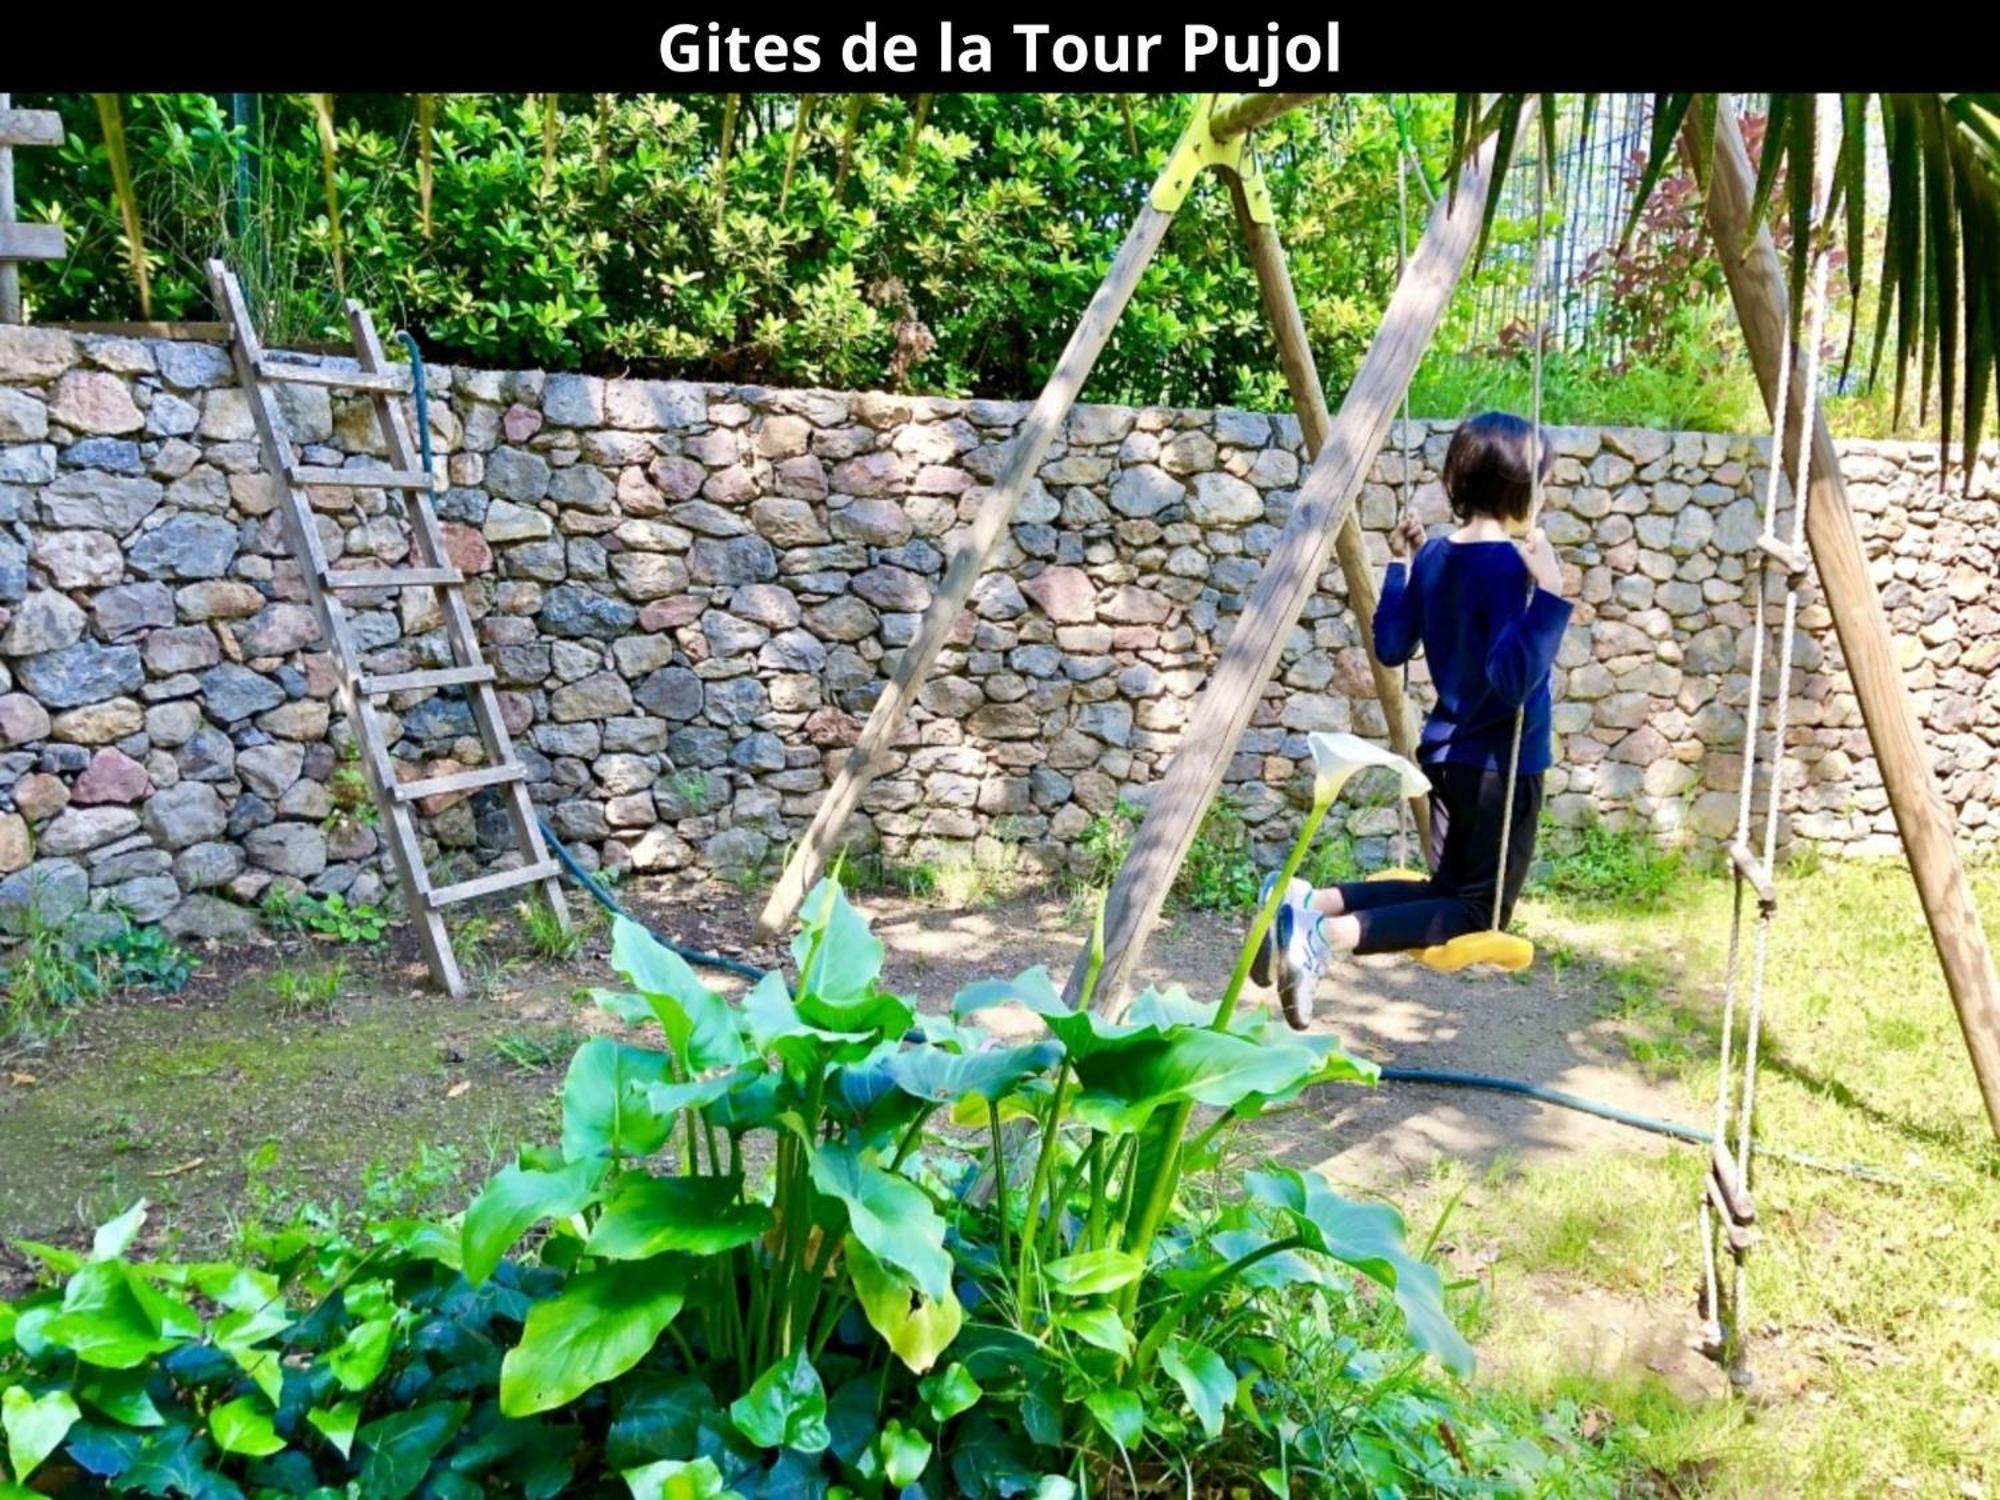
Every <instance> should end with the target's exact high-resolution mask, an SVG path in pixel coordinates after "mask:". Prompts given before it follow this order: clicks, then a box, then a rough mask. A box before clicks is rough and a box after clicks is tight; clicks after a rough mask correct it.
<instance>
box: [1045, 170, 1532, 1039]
mask: <svg viewBox="0 0 2000 1500" xmlns="http://www.w3.org/2000/svg"><path fill="white" fill-rule="evenodd" d="M1493 146H1494V143H1493V141H1492V140H1491V139H1490V138H1489V139H1488V140H1487V142H1486V143H1485V145H1484V146H1482V147H1481V148H1480V150H1479V152H1478V154H1477V155H1476V157H1475V158H1474V159H1473V160H1472V161H1471V162H1470V163H1469V164H1468V165H1467V167H1466V170H1465V171H1464V173H1463V174H1462V176H1461V178H1460V181H1459V189H1458V194H1457V197H1456V199H1455V200H1447V201H1446V202H1444V203H1440V204H1439V205H1438V207H1437V208H1436V209H1435V210H1434V211H1433V212H1432V214H1431V220H1430V225H1429V227H1428V228H1426V229H1425V231H1424V237H1423V241H1422V243H1420V244H1419V245H1418V246H1417V253H1416V254H1415V255H1414V256H1413V257H1412V258H1411V260H1410V262H1409V265H1408V267H1407V269H1406V270H1405V271H1404V273H1403V277H1402V279H1401V281H1399V282H1398V283H1397V286H1396V294H1395V296H1394V297H1393V298H1392V299H1391V300H1390V303H1389V310H1388V312H1387V313H1386V314H1385V315H1384V317H1383V319H1382V326H1381V328H1380V329H1379V330H1378V331H1377V332H1376V335H1375V340H1374V342H1373V343H1372V344H1370V345H1369V348H1368V355H1367V357H1366V358H1365V359H1364V360H1363V361H1362V363H1361V369H1360V370H1359V371H1358V372H1357V373H1356V375H1355V378H1354V384H1353V385H1352V386H1351V387H1350V388H1349V389H1348V392H1347V397H1346V399H1345V400H1343V401H1342V402H1341V403H1340V414H1339V415H1338V416H1337V417H1336V418H1335V419H1334V421H1333V424H1332V426H1331V427H1330V428H1329V429H1328V430H1327V434H1326V441H1325V443H1324V445H1323V446H1322V447H1321V449H1320V451H1319V456H1318V458H1317V459H1316V460H1314V462H1313V466H1312V470H1311V472H1310V473H1308V474H1307V476H1306V479H1305V483H1304V484H1302V485H1301V486H1300V487H1299V493H1298V498H1297V499H1296V500H1295V501H1294V502H1293V505H1292V513H1291V516H1290V518H1289V519H1287V521H1286V522H1285V529H1284V532H1283V534H1282V535H1281V536H1280V537H1279V539H1278V545H1277V547H1276V548H1275V549H1273V551H1272V553H1271V556H1270V558H1269V559H1268V560H1267V561H1266V562H1265V564H1264V571H1263V574H1262V575H1261V576H1260V577H1259V578H1258V580H1257V587H1256V589H1255V590H1254V591H1253V592H1252V594H1251V596H1250V602H1249V603H1248V605H1247V606H1245V608H1244V611H1243V613H1242V614H1241V615H1240V616H1239V617H1238V618H1237V620H1236V624H1235V627H1234V628H1233V629H1232V630H1231V631H1230V634H1229V644H1228V646H1227V647H1226V648H1224V650H1223V653H1222V659H1221V660H1220V661H1219V662H1218V663H1217V664H1216V668H1215V671H1214V672H1213V673H1212V674H1211V675H1210V677H1209V680H1208V683H1207V685H1206V686H1205V687H1204V688H1203V689H1202V693H1201V697H1200V698H1199V699H1198V700H1197V701H1196V703H1195V708H1194V714H1193V717H1192V718H1191V719H1190V720H1189V722H1188V727H1187V729H1186V731H1185V732H1184V734H1183V735H1182V738H1181V743H1180V745H1179V747H1178V748H1177V749H1176V750H1175V752H1174V756H1173V759H1172V761H1171V762H1170V763H1169V765H1168V767H1167V773H1166V776H1165V777H1164V778H1163V779H1162V781H1161V783H1160V787H1159V790H1158V792H1157V794H1156V795H1155V796H1154V798H1153V800H1152V805H1151V807H1150V808H1149V809H1148V811H1147V813H1146V818H1145V821H1144V822H1143V823H1141V824H1140V825H1139V832H1138V834H1137V836H1136V837H1135V838H1134V839H1133V842H1132V850H1131V853H1130V854H1128V855H1127V856H1126V858H1125V863H1124V865H1123V866H1122V867H1121V868H1120V870H1119V872H1118V878H1117V880H1116V881H1115V882H1114V883H1113V884H1112V887H1111V896H1110V900H1109V903H1108V905H1107V907H1106V909H1105V922H1104V968H1103V972H1102V974H1101V975H1100V976H1099V978H1098V985H1097V995H1098V997H1099V1002H1100V1004H1101V1005H1103V1006H1108V1007H1112V1008H1116V1007H1118V1006H1119V1005H1121V1004H1122V1001H1123V992H1124V990H1125V987H1126V986H1127V985H1128V984H1129V983H1130V981H1131V978H1132V974H1133V971H1134V970H1135V969H1136V968H1137V967H1138V962H1139V955H1140V953H1141V952H1142V951H1143V950H1144V948H1145V945H1146V939H1147V937H1148V936H1149V935H1150V934H1151V932H1152V928H1153V924H1154V922H1155V921H1156V920H1157V919H1158V917H1159V914H1160V906H1161V904H1162V903H1163V902H1164V901H1165V900H1166V896H1167V889H1168V887H1169V886H1170V885H1172V883H1173V878H1174V874H1175V872H1176V871H1177V870H1179V869H1180V866H1181V861H1182V860H1184V859H1185V858H1186V857H1187V851H1188V849H1189V847H1190V846H1191V845H1192V844H1193V842H1194V836H1195V832H1196V830H1197V829H1199V828H1200V827H1201V820H1202V817H1203V815H1204V814H1206V813H1207V811H1208V807H1209V804H1210V803H1211V802H1212V801H1213V800H1214V798H1215V793H1216V791H1217V790H1218V789H1219V788H1220V787H1221V785H1222V777H1223V773H1224V772H1225V771H1226V770H1227V769H1228V767H1229V762H1230V759H1231V758H1232V757H1233V756H1234V755H1235V753H1236V747H1237V745H1238V744H1239V743H1240V742H1241V741H1242V738H1243V731H1244V730H1245V729H1247V728H1248V727H1249V724H1250V719H1251V717H1252V715H1253V714H1254V713H1255V712H1256V709H1257V704H1258V702H1259V700H1260V699H1261V698H1262V696H1263V692H1264V686H1265V684H1266V683H1268V682H1269V681H1270V678H1271V673H1272V671H1273V669H1275V668H1276V666H1277V664H1278V658H1279V656H1280V655H1282V654H1283V651H1284V647H1285V639H1286V637H1287V636H1288V635H1289V634H1290V633H1291V628H1292V625H1293V623H1294V622H1295V621H1296V620H1297V619H1298V617H1299V613H1300V611H1301V610H1303V609H1304V608H1305V604H1306V601H1307V600H1308V599H1310V598H1311V597H1312V594H1313V590H1314V589H1315V588H1316V587H1317V586H1318V583H1319V575H1320V571H1321V569H1322V568H1323V567H1324V566H1325V563H1326V556H1327V552H1328V550H1329V549H1330V548H1331V547H1332V546H1333V539H1334V538H1335V537H1336V536H1337V535H1338V534H1339V532H1340V527H1341V525H1342V523H1343V522H1344V521H1345V520H1346V519H1347V516H1348V512H1349V510H1350V509H1351V508H1352V506H1353V504H1354V497H1355V495H1356V493H1358V492H1359V490H1360V488H1361V481H1362V479H1363V478H1364V477H1365V476H1366V475H1367V473H1368V469H1369V467H1370V465H1372V464H1373V463H1374V461H1375V455H1376V454H1377V453H1378V452H1379V451H1380V450H1381V447H1382V442H1383V439H1384V438H1385V437H1386V436H1387V434H1388V431H1389V422H1390V419H1391V418H1392V417H1393V416H1394V415H1395V412H1396V407H1397V403H1398V402H1400V401H1401V400H1402V397H1403V391H1404V389H1405V388H1406V387H1407V386H1408V385H1409V383H1410V378H1411V376H1413V375H1414V374H1415V373H1416V369H1417V364H1418V362H1419V361H1420V360H1421V359H1422V358H1423V354H1424V350H1425V349H1426V348H1427V347H1428V346H1429V344H1430V341H1431V338H1432V336H1433V335H1434V334H1435V333H1436V332H1437V326H1438V323H1439V321H1440V320H1441V319H1442V318H1443V316H1444V311H1445V307H1446V305H1447V304H1448V303H1449V302H1450V300H1451V293H1452V289H1453V288H1454V287H1456V286H1457V285H1458V279H1459V277H1460V276H1461V275H1462V274H1463V273H1464V270H1465V265H1466V262H1467V261H1468V260H1469V259H1471V256H1472V248H1473V243H1474V241H1475V240H1477V238H1478V235H1479V221H1480V218H1481V215H1482V214H1483V212H1484V210H1485V204H1486V195H1487V189H1488V186H1489V179H1490V176H1491V171H1492V165H1493ZM1087 962H1088V957H1087V956H1086V957H1085V958H1083V959H1080V960H1079V961H1078V963H1077V966H1076V968H1075V969H1074V970H1073V971H1072V972H1071V974H1070V980H1069V993H1070V998H1071V1000H1072V1002H1074V1000H1075V998H1076V995H1077V992H1078V990H1079V988H1080V986H1081V982H1082V979H1083V974H1084V969H1085V967H1086V964H1087Z"/></svg>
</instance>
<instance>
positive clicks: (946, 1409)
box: [917, 1364, 986, 1423]
mask: <svg viewBox="0 0 2000 1500" xmlns="http://www.w3.org/2000/svg"><path fill="white" fill-rule="evenodd" d="M917 1394H918V1395H920V1396H922V1397H923V1398H924V1402H925V1404H926V1405H928V1406H929V1407H930V1411H931V1420H932V1421H934V1422H938V1423H944V1422H949V1421H950V1420H951V1419H952V1418H953V1417H955V1416H957V1415H958V1414H959V1413H960V1412H967V1411H971V1410H972V1408H973V1407H975V1406H977V1405H978V1404H979V1398H980V1397H981V1396H983V1395H984V1394H986V1393H985V1392H984V1391H983V1390H981V1389H980V1385H979V1382H978V1381H977V1380H974V1379H973V1378H972V1372H971V1371H970V1370H968V1369H966V1368H965V1366H964V1365H960V1364H953V1365H948V1366H946V1367H945V1368H944V1369H942V1370H939V1371H938V1372H937V1373H936V1374H934V1375H926V1376H925V1377H924V1378H923V1379H922V1380H919V1381H918V1382H917Z"/></svg>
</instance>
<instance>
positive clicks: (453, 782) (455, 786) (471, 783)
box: [396, 673, 528, 802]
mask: <svg viewBox="0 0 2000 1500" xmlns="http://www.w3.org/2000/svg"><path fill="white" fill-rule="evenodd" d="M488 675H489V676H490V675H491V674H490V673H489V674H488ZM527 774H528V773H527V772H526V771H525V770H524V769H522V767H521V766H520V764H519V763H518V762H517V763H515V764H512V765H504V766H480V767H479V768H478V769H477V770H472V771H454V772H452V773H451V774H450V775H449V776H432V777H429V778H427V779H425V780H423V781H400V782H398V783H396V800H397V801H398V802H416V801H420V800H421V799H423V798H425V797H439V796H442V795H444V794H445V793H446V792H470V791H476V790H477V789H478V788H480V787H482V786H504V785H505V784H506V783H508V782H510V781H519V780H521V779H522V778H523V777H525V776H526V775H527Z"/></svg>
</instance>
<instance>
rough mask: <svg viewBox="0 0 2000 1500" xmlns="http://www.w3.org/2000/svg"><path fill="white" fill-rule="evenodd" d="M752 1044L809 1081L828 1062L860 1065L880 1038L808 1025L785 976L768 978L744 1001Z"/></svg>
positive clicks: (799, 1076) (792, 1072)
mask: <svg viewBox="0 0 2000 1500" xmlns="http://www.w3.org/2000/svg"><path fill="white" fill-rule="evenodd" d="M743 1019H744V1021H745V1022H746V1023H747V1024H748V1026H749V1028H750V1040H751V1044H752V1045H753V1046H754V1047H756V1049H757V1051H758V1052H760V1053H771V1054H774V1055H775V1056H776V1057H777V1058H778V1059H779V1060H780V1061H781V1062H783V1063H784V1065H785V1068H786V1070H787V1071H788V1072H789V1073H790V1074H791V1075H792V1076H793V1077H795V1078H798V1079H800V1080H802V1081H803V1080H808V1079H810V1078H812V1077H813V1076H814V1074H815V1073H816V1072H818V1071H821V1070H823V1069H824V1068H825V1067H826V1065H827V1064H828V1063H829V1062H859V1061H860V1060H861V1059H862V1058H864V1057H867V1056H868V1055H869V1054H870V1053H871V1052H873V1051H874V1050H875V1048H876V1047H877V1045H879V1044H880V1042H881V1040H882V1039H881V1036H880V1035H879V1034H878V1033H876V1032H874V1031H871V1030H867V1029H865V1028H864V1029H860V1030H853V1031H847V1030H833V1029H829V1028H827V1027H825V1026H819V1025H815V1024H814V1023H813V1022H811V1021H808V1020H807V1019H806V1018H805V1016H804V1015H803V1014H802V1013H801V1012H800V1010H799V1008H798V1006H797V1005H795V1004H793V1002H792V997H791V996H790V995H789V994H787V993H786V991H785V981H784V978H783V976H782V975H779V974H776V973H770V974H766V975H765V976H764V977H763V978H762V979H760V980H758V981H757V983H756V984H754V985H752V986H751V987H750V993H749V994H747V995H745V996H744V997H743Z"/></svg>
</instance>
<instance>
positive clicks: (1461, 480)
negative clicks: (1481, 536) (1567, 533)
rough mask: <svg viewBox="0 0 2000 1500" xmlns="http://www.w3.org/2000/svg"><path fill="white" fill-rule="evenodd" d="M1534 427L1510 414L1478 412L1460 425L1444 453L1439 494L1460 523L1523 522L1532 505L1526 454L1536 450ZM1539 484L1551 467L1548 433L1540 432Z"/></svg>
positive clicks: (1552, 454) (1552, 457) (1545, 480)
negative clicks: (1480, 519)
mask: <svg viewBox="0 0 2000 1500" xmlns="http://www.w3.org/2000/svg"><path fill="white" fill-rule="evenodd" d="M1534 433H1535V429H1534V425H1533V424H1532V423H1530V422H1528V421H1526V420H1524V419H1523V418H1521V417H1517V416H1515V415H1514V414H1513V413H1512V412H1506V411H1488V412H1481V413H1480V414H1479V415H1478V416H1476V417H1474V418H1472V419H1471V420H1470V421H1467V422H1461V423H1459V426H1458V431H1456V432H1454V433H1453V434H1452V435H1451V446H1450V447H1448V448H1447V449H1445V454H1444V492H1445V496H1446V498H1447V499H1449V500H1450V501H1451V513H1452V514H1453V515H1454V516H1457V517H1458V519H1459V520H1461V521H1469V520H1471V519H1472V518H1473V517H1474V516H1492V517H1493V518H1494V519H1495V520H1497V521H1525V520H1527V519H1528V510H1529V507H1530V506H1531V505H1532V504H1533V503H1534V493H1535V491H1534V485H1533V483H1532V482H1531V477H1530V475H1529V473H1528V465H1529V463H1530V462H1531V459H1530V453H1531V450H1533V449H1534V448H1535V447H1536V446H1537V445H1536V443H1535V441H1534ZM1541 439H1542V440H1541V443H1540V445H1539V446H1540V449H1541V452H1540V458H1541V469H1542V482H1543V483H1544V484H1546V483H1548V478H1549V471H1550V470H1551V469H1553V468H1554V467H1555V445H1554V443H1553V441H1552V440H1551V438H1550V435H1549V430H1548V429H1547V428H1546V427H1544V428H1543V429H1542V432H1541Z"/></svg>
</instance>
